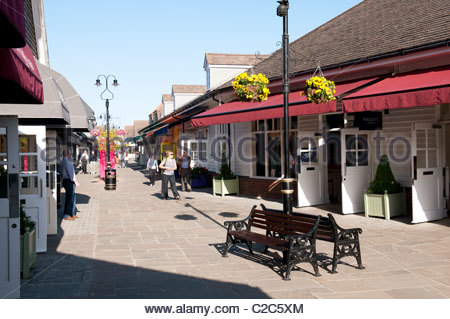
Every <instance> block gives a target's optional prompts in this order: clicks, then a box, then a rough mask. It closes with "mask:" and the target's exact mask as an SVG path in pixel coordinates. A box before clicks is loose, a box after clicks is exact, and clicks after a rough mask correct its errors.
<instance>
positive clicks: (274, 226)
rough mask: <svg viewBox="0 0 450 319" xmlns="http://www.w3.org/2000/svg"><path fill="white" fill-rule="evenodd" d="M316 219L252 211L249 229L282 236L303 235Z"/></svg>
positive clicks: (313, 224)
mask: <svg viewBox="0 0 450 319" xmlns="http://www.w3.org/2000/svg"><path fill="white" fill-rule="evenodd" d="M316 221H317V217H316V218H314V219H311V218H308V219H305V218H303V217H298V216H292V215H286V214H284V213H280V212H274V211H270V210H258V209H253V210H252V212H251V216H250V220H249V225H250V227H252V228H253V227H255V228H260V229H265V230H266V231H273V232H276V233H278V234H282V235H298V234H305V233H307V232H309V231H310V230H312V229H313V228H314V227H315V224H316Z"/></svg>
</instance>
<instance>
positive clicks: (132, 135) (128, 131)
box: [125, 125, 134, 137]
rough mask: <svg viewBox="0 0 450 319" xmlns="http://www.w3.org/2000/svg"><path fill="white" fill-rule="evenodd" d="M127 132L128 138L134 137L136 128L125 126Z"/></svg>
mask: <svg viewBox="0 0 450 319" xmlns="http://www.w3.org/2000/svg"><path fill="white" fill-rule="evenodd" d="M125 132H127V137H134V126H133V125H125Z"/></svg>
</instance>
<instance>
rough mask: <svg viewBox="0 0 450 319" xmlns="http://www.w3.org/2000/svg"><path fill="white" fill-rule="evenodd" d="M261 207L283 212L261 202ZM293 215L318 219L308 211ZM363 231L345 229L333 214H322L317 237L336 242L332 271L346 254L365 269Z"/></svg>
mask: <svg viewBox="0 0 450 319" xmlns="http://www.w3.org/2000/svg"><path fill="white" fill-rule="evenodd" d="M261 208H262V209H263V210H264V211H270V212H277V213H282V211H281V210H277V209H268V208H266V207H265V206H264V204H261ZM292 216H296V217H298V218H301V219H302V220H304V221H310V223H311V222H313V221H314V220H315V219H316V216H315V215H310V214H306V213H292ZM361 233H362V230H361V228H350V229H344V228H342V227H340V226H339V225H338V224H337V223H336V220H335V219H334V217H333V215H332V214H328V217H324V216H322V217H321V218H320V222H319V226H318V228H317V234H316V238H317V239H319V240H323V241H328V242H332V243H334V250H333V267H332V270H331V272H332V273H336V272H337V271H336V268H337V263H338V262H339V260H340V259H342V258H343V257H346V256H353V257H355V258H356V262H357V263H358V268H359V269H364V266H363V265H362V261H361V247H360V245H359V234H361Z"/></svg>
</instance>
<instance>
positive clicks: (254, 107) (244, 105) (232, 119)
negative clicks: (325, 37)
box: [192, 78, 375, 126]
mask: <svg viewBox="0 0 450 319" xmlns="http://www.w3.org/2000/svg"><path fill="white" fill-rule="evenodd" d="M374 80H375V79H373V78H372V79H365V80H360V81H355V82H350V83H345V84H337V85H336V96H339V95H342V94H344V93H346V92H349V91H352V90H354V89H357V88H359V87H361V86H364V85H366V84H368V83H370V82H372V81H374ZM330 112H336V101H332V102H329V103H324V104H313V103H311V102H309V101H308V100H307V99H306V97H305V96H301V95H300V93H299V91H296V92H291V93H290V94H289V116H297V115H307V114H322V113H330ZM283 116H284V111H283V94H276V95H271V96H269V98H268V99H267V101H263V102H258V103H252V102H240V101H237V102H230V103H226V104H223V105H220V106H218V107H216V108H214V109H211V110H208V111H206V112H203V113H200V114H199V115H196V116H194V117H192V125H193V126H209V125H217V124H227V123H238V122H250V121H257V120H264V119H271V118H281V117H283Z"/></svg>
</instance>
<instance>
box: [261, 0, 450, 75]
mask: <svg viewBox="0 0 450 319" xmlns="http://www.w3.org/2000/svg"><path fill="white" fill-rule="evenodd" d="M448 4H449V3H448V0H415V1H410V0H365V1H362V2H361V3H359V4H358V5H356V6H354V7H352V8H350V9H349V10H347V11H345V12H344V13H342V14H340V15H339V16H337V17H335V18H334V19H332V20H330V21H328V22H326V23H325V24H323V25H321V26H320V27H318V28H316V29H314V30H313V31H311V32H309V33H307V34H306V35H304V36H302V37H301V38H299V39H297V40H296V41H293V42H292V43H291V44H290V52H289V54H290V60H289V65H290V73H293V74H295V73H299V72H301V71H307V70H314V69H315V68H316V67H317V65H318V64H319V63H320V65H321V66H331V65H338V64H341V63H346V62H351V61H353V62H354V63H358V62H363V61H364V62H366V61H367V58H370V57H377V56H380V55H385V54H388V53H394V52H399V51H402V50H406V49H411V48H417V47H422V46H425V45H429V44H434V43H438V42H441V41H448V40H449V39H450V15H449V14H448ZM282 63H283V61H282V50H281V49H280V50H277V51H276V52H274V53H273V54H272V55H271V56H270V57H269V58H267V59H266V60H264V61H263V62H261V63H259V64H257V65H256V66H255V67H254V68H253V69H254V72H255V73H263V74H265V75H266V76H267V77H268V78H278V77H281V75H282V70H283V67H282V65H283V64H282Z"/></svg>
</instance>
